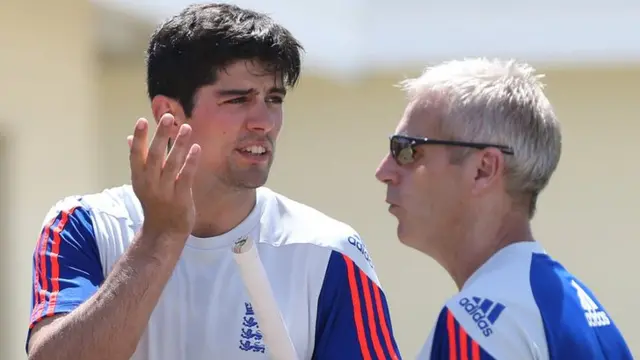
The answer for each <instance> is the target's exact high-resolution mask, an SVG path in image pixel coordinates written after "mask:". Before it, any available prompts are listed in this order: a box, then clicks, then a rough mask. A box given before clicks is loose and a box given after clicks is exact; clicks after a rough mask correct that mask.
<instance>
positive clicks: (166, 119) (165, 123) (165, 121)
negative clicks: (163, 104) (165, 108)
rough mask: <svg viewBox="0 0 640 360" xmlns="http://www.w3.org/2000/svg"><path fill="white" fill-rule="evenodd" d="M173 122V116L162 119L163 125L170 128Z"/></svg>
mask: <svg viewBox="0 0 640 360" xmlns="http://www.w3.org/2000/svg"><path fill="white" fill-rule="evenodd" d="M172 122H173V119H172V118H171V116H165V117H163V118H162V125H165V126H169V125H171V123H172Z"/></svg>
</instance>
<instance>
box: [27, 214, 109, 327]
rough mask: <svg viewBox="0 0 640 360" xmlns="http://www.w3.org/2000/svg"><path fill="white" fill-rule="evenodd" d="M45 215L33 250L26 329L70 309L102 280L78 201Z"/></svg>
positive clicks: (91, 234) (87, 216)
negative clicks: (44, 220)
mask: <svg viewBox="0 0 640 360" xmlns="http://www.w3.org/2000/svg"><path fill="white" fill-rule="evenodd" d="M48 218H49V220H47V221H46V222H45V225H44V226H43V228H42V230H41V233H40V237H39V238H38V241H37V243H36V247H35V249H34V252H33V268H32V280H33V289H32V301H31V319H30V324H29V331H31V329H32V328H33V327H34V326H35V325H36V324H37V323H38V322H39V321H41V320H42V319H44V318H46V317H50V316H53V315H57V314H64V313H68V312H71V311H72V310H74V309H75V308H76V307H78V306H79V305H80V304H82V303H83V302H85V301H86V300H87V299H88V298H89V297H91V296H92V295H93V294H94V293H95V292H96V290H97V289H98V287H99V286H100V285H101V283H102V282H103V281H104V274H103V271H102V264H101V262H100V255H99V251H98V246H97V243H96V237H95V231H94V227H93V222H92V217H91V213H90V211H89V210H88V209H86V208H84V207H82V206H81V205H79V203H78V204H77V206H73V207H69V208H63V209H58V210H54V211H52V212H50V214H49V216H48Z"/></svg>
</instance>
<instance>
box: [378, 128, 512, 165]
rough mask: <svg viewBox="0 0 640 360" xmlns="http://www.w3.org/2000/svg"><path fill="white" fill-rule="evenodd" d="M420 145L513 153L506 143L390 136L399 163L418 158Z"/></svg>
mask: <svg viewBox="0 0 640 360" xmlns="http://www.w3.org/2000/svg"><path fill="white" fill-rule="evenodd" d="M419 145H446V146H461V147H467V148H473V149H480V150H482V149H486V148H496V149H498V150H500V151H501V152H502V153H504V154H506V155H513V148H511V147H510V146H505V145H497V144H487V143H474V142H466V141H453V140H436V139H428V138H419V137H412V136H405V135H392V136H391V137H390V138H389V148H390V151H391V156H392V157H393V159H394V160H395V161H396V162H397V163H398V165H409V164H411V163H413V162H414V161H415V160H416V147H417V146H419Z"/></svg>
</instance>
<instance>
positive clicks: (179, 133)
mask: <svg viewBox="0 0 640 360" xmlns="http://www.w3.org/2000/svg"><path fill="white" fill-rule="evenodd" d="M187 130H188V129H187V127H186V126H185V125H182V126H180V130H178V135H184V134H186V133H187Z"/></svg>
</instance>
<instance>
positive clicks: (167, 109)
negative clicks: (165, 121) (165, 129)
mask: <svg viewBox="0 0 640 360" xmlns="http://www.w3.org/2000/svg"><path fill="white" fill-rule="evenodd" d="M151 111H152V112H153V118H154V119H155V121H156V124H157V123H158V122H159V121H160V118H161V117H162V115H164V114H167V113H169V114H171V115H173V118H174V119H175V122H174V124H173V130H172V132H171V139H175V138H176V136H177V135H178V129H179V128H180V125H182V124H184V123H185V122H186V116H185V114H184V109H183V108H182V105H180V102H178V101H177V100H175V99H172V98H170V97H167V96H164V95H157V96H155V97H154V98H153V99H152V100H151Z"/></svg>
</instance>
